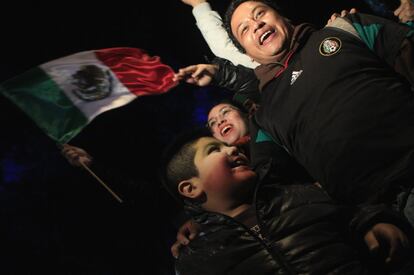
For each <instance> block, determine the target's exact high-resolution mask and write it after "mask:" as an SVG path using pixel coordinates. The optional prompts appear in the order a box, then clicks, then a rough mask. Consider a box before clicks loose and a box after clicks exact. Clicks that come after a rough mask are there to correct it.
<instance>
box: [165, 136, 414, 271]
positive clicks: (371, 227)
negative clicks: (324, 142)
mask: <svg viewBox="0 0 414 275" xmlns="http://www.w3.org/2000/svg"><path fill="white" fill-rule="evenodd" d="M165 163H166V165H165V167H166V168H165V171H164V175H163V176H164V183H165V184H166V187H167V189H168V190H169V191H170V192H171V193H172V194H173V195H174V196H175V197H180V198H181V199H182V200H183V201H184V203H185V207H186V210H188V211H189V213H190V214H191V215H192V216H193V217H194V220H195V221H196V222H197V223H198V224H199V225H200V233H199V235H198V237H197V238H196V239H194V240H192V242H191V243H190V244H189V245H188V246H187V247H185V248H184V249H183V250H182V251H181V253H180V256H179V258H178V260H177V271H178V272H179V274H181V275H185V274H215V275H217V274H331V273H332V274H333V273H335V274H367V273H368V270H367V269H366V267H364V266H363V264H362V263H361V261H360V260H359V258H358V255H357V253H356V251H355V250H354V249H353V248H352V247H351V245H350V244H349V240H346V237H345V235H346V234H345V233H346V231H347V230H348V229H350V231H351V237H352V239H353V240H360V239H361V238H364V239H365V241H366V243H367V245H368V247H369V248H370V250H376V251H378V249H380V248H381V249H383V248H386V247H388V251H387V253H386V255H387V256H386V263H388V264H396V263H398V261H400V260H401V258H402V254H403V251H404V248H406V247H408V240H407V237H406V236H405V234H404V233H403V232H402V231H401V230H400V229H399V228H398V227H396V226H395V225H393V224H392V223H400V221H399V219H398V218H397V217H396V216H394V215H393V214H392V213H390V212H386V210H385V207H383V206H381V205H370V206H366V207H364V209H358V211H353V213H350V211H346V209H343V208H341V207H339V206H338V205H335V204H334V203H333V202H332V201H331V200H330V198H329V197H328V196H327V195H326V193H325V192H324V191H323V190H322V189H320V188H319V187H317V186H315V185H313V184H307V185H303V184H301V185H280V184H275V183H274V182H273V183H272V182H267V181H266V174H267V170H268V169H267V168H268V166H266V165H264V166H263V167H262V168H261V169H260V170H259V171H257V172H254V171H252V170H251V169H250V168H249V166H248V164H249V163H248V159H247V157H246V156H245V155H244V154H243V153H241V152H240V151H239V149H238V148H237V147H234V146H233V147H229V146H226V145H225V144H224V143H222V142H220V141H218V140H216V139H214V138H212V137H208V136H206V135H205V134H204V133H192V134H187V135H184V136H182V137H181V138H180V139H178V140H177V141H176V142H175V143H173V144H172V145H171V146H170V148H169V149H168V150H167V153H166V159H165ZM341 223H343V224H345V226H341ZM384 272H385V269H383V268H379V269H378V270H375V271H374V272H373V273H372V274H382V273H384Z"/></svg>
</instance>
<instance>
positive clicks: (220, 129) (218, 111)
mask: <svg viewBox="0 0 414 275" xmlns="http://www.w3.org/2000/svg"><path fill="white" fill-rule="evenodd" d="M207 123H208V126H209V128H210V131H211V132H212V134H213V136H214V137H215V138H216V139H218V140H221V141H223V142H225V143H227V144H230V145H231V144H234V143H235V142H236V141H237V140H238V139H240V138H241V137H244V136H246V135H247V134H248V129H247V121H246V118H245V117H244V116H242V115H241V113H240V110H238V109H236V108H235V107H233V106H232V105H230V104H218V105H216V106H214V107H213V108H212V109H211V110H210V112H209V114H208V122H207Z"/></svg>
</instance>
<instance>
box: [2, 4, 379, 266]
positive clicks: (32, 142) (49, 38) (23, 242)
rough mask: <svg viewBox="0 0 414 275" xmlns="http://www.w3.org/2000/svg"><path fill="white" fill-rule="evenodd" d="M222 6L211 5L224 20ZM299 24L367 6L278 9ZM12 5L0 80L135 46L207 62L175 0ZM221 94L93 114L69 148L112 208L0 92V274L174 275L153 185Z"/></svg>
mask: <svg viewBox="0 0 414 275" xmlns="http://www.w3.org/2000/svg"><path fill="white" fill-rule="evenodd" d="M228 2H229V1H224V0H216V1H211V3H212V6H213V8H216V9H217V10H218V11H219V12H220V13H223V11H224V9H225V7H226V6H227V4H228ZM279 2H280V5H281V6H282V8H284V9H285V12H286V14H287V15H288V16H289V17H290V18H291V19H293V21H294V22H302V21H307V22H311V23H314V24H315V25H317V26H323V25H324V24H325V22H326V21H327V19H328V18H329V16H330V15H331V14H332V13H333V12H334V11H340V10H342V9H349V8H351V7H357V8H358V9H359V10H360V11H363V12H369V13H372V11H371V10H370V9H369V8H368V6H366V5H365V4H364V2H362V1H332V0H330V1H318V0H317V1H296V0H289V1H287V0H281V1H279ZM85 5H86V2H84V3H75V2H65V3H64V2H58V3H56V4H52V5H51V6H50V5H49V4H48V5H46V4H39V3H26V4H24V5H23V4H22V3H19V4H18V5H17V6H13V7H12V6H9V7H7V8H6V7H4V8H3V9H2V16H1V17H0V26H1V37H2V38H1V43H0V44H1V45H2V51H1V59H0V81H4V80H6V79H8V78H10V77H12V76H14V75H17V74H19V73H22V72H24V71H25V70H27V69H29V68H31V67H33V66H36V65H39V64H41V63H44V62H47V61H50V60H52V59H55V58H58V57H62V56H65V55H69V54H72V53H75V52H80V51H84V50H91V49H100V48H109V47H122V46H127V47H137V48H141V49H145V50H147V51H148V53H150V54H152V55H158V56H160V57H161V59H162V61H163V62H164V63H166V64H169V65H170V66H172V67H173V68H174V69H178V68H180V67H184V66H186V65H190V64H195V63H204V62H205V57H212V54H211V52H210V50H209V49H208V47H207V45H206V43H205V42H204V40H203V38H202V36H201V34H200V33H199V31H198V29H197V28H196V26H195V24H194V23H195V21H194V18H193V17H192V14H191V8H190V7H188V6H186V5H184V4H182V3H181V1H179V0H164V1H135V3H133V4H132V3H131V2H123V1H112V2H109V1H106V2H104V1H102V2H101V3H100V4H96V5H95V6H85ZM227 96H229V94H228V93H227V92H226V91H223V90H218V89H212V88H204V89H199V88H195V87H192V86H189V85H186V84H182V85H180V86H178V87H176V88H174V89H173V90H172V91H170V92H169V93H167V94H165V95H162V96H155V97H142V98H139V99H137V100H135V101H134V102H132V103H130V104H128V105H126V106H124V107H121V108H119V109H115V110H112V111H110V112H107V113H104V114H102V115H100V116H99V117H97V118H96V119H95V120H94V121H93V122H92V123H91V124H90V125H88V126H87V127H86V128H85V130H84V131H82V132H81V133H80V134H79V135H78V136H77V137H76V138H75V139H73V140H72V141H71V144H72V145H76V146H80V147H82V148H84V149H86V150H87V151H88V152H89V153H90V154H91V155H92V156H93V157H94V160H95V162H94V166H93V168H94V169H96V170H95V171H96V173H97V174H99V175H100V176H102V177H103V178H104V179H105V180H106V181H107V183H108V185H110V186H111V187H112V188H113V189H114V191H116V192H117V193H118V194H119V195H120V196H121V197H122V198H123V199H124V200H125V203H123V204H119V203H118V202H117V201H115V200H114V199H113V198H112V197H111V196H110V195H109V193H108V192H106V191H105V190H104V189H103V188H102V187H101V186H100V185H99V184H98V183H97V182H96V181H95V180H94V179H92V178H91V177H90V176H89V175H87V174H86V173H85V172H84V171H82V170H80V169H77V168H74V167H71V166H70V165H69V164H68V163H67V162H66V161H65V160H64V159H63V157H62V156H61V155H60V152H59V149H58V148H57V147H56V145H55V144H54V142H53V141H52V140H50V139H49V138H48V137H47V136H46V135H45V134H43V133H42V132H41V131H40V130H39V129H38V128H37V127H36V126H35V125H34V123H32V121H31V120H30V119H29V118H28V117H26V116H25V115H24V114H23V113H22V112H21V111H20V110H19V109H18V108H17V107H15V106H14V105H13V104H12V103H11V102H9V101H8V100H6V99H5V98H4V97H2V96H0V112H1V113H0V114H1V116H0V123H1V130H0V165H1V166H0V273H1V274H174V271H173V259H172V257H171V256H170V252H169V247H170V245H171V244H172V243H173V242H174V240H175V230H176V229H175V227H176V226H177V225H176V223H177V217H176V216H175V211H174V209H175V207H174V203H173V202H172V200H171V199H170V198H169V197H168V196H167V195H166V194H165V193H164V191H163V190H162V188H161V187H160V184H159V182H158V180H157V169H158V167H159V162H160V154H161V152H162V149H163V147H164V146H165V145H166V144H167V143H168V142H169V141H170V140H171V139H172V138H173V137H174V135H175V134H176V133H179V132H180V131H182V130H185V129H188V128H191V127H193V126H196V125H201V124H202V123H203V121H204V120H205V117H206V112H207V110H208V109H209V107H210V106H211V105H212V104H213V103H214V102H216V101H217V100H219V99H220V98H223V97H227Z"/></svg>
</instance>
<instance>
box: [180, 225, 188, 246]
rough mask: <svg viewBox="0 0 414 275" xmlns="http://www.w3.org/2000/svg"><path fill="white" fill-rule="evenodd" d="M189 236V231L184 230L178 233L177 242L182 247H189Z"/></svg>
mask: <svg viewBox="0 0 414 275" xmlns="http://www.w3.org/2000/svg"><path fill="white" fill-rule="evenodd" d="M187 235H189V231H188V229H187V228H185V229H184V230H182V229H180V230H179V231H178V233H177V242H179V243H180V244H182V245H187V244H188V243H189V242H190V240H189V238H187Z"/></svg>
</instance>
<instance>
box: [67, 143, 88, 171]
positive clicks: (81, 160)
mask: <svg viewBox="0 0 414 275" xmlns="http://www.w3.org/2000/svg"><path fill="white" fill-rule="evenodd" d="M61 153H62V155H63V156H64V157H65V158H66V159H67V160H68V162H69V163H70V164H71V165H73V166H78V167H80V166H82V164H85V165H90V164H91V162H92V157H91V156H90V155H89V154H88V153H87V152H86V151H85V150H83V149H82V148H79V147H76V146H72V145H69V144H63V145H62V150H61Z"/></svg>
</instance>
